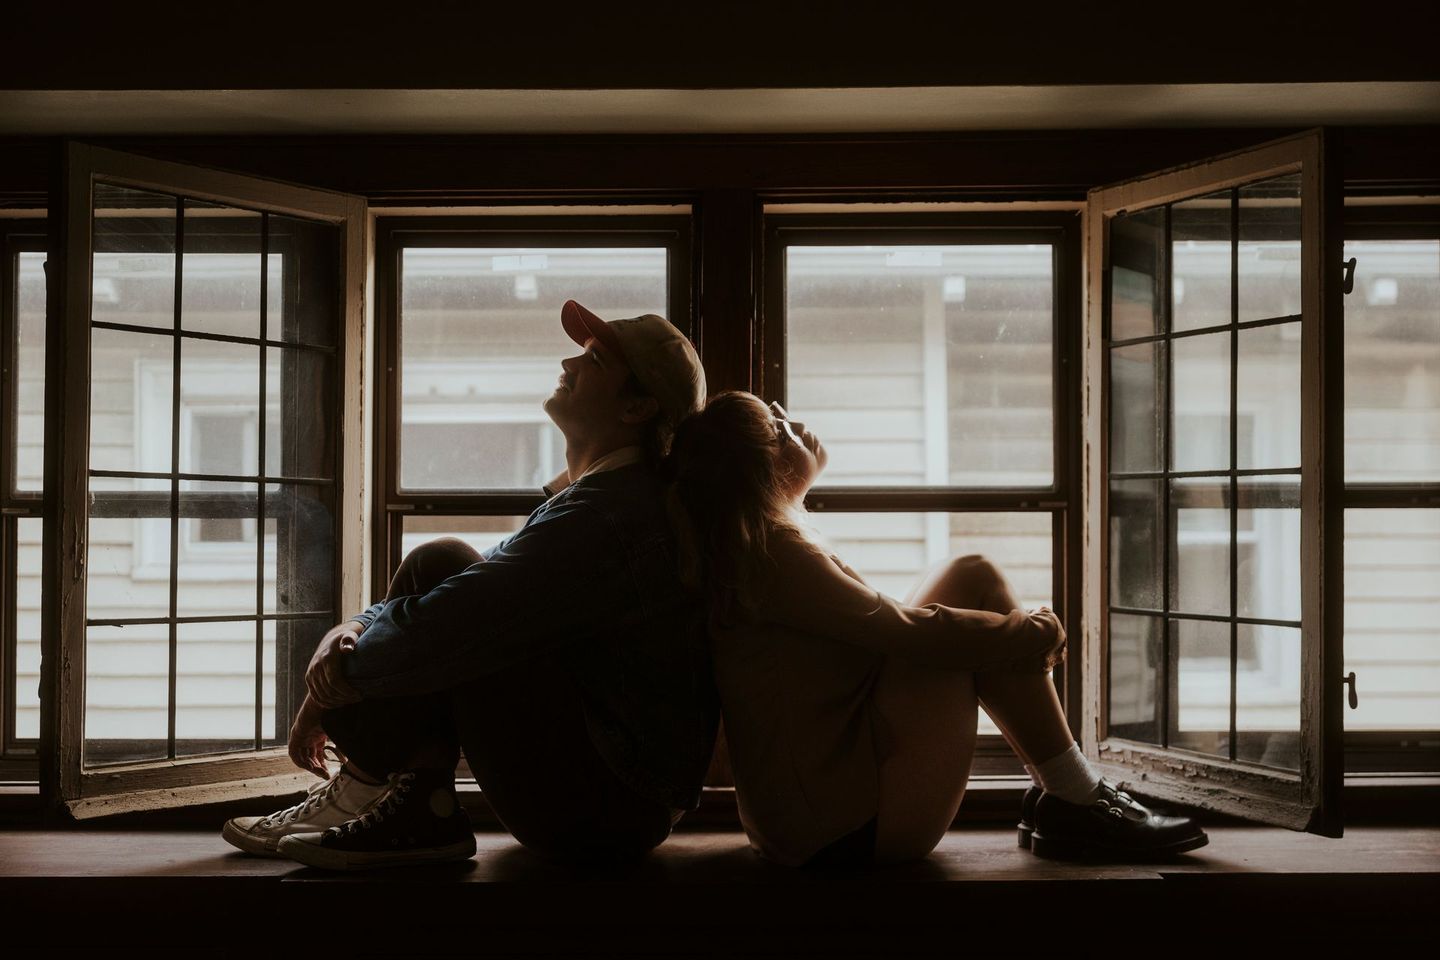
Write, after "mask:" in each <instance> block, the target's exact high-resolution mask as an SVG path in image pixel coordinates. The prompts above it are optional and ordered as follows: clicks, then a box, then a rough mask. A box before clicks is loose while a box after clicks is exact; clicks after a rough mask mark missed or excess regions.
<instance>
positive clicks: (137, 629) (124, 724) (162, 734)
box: [84, 623, 170, 766]
mask: <svg viewBox="0 0 1440 960" xmlns="http://www.w3.org/2000/svg"><path fill="white" fill-rule="evenodd" d="M169 697H170V628H169V626H167V625H166V624H163V623H160V624H144V625H141V626H129V627H87V628H86V630H85V747H84V755H85V764H86V765H87V766H90V765H94V764H97V763H113V762H117V761H131V760H158V759H161V758H163V757H164V756H165V755H166V753H167V752H168V749H169V748H168V743H167V739H168V736H169V729H170V720H169V706H170V699H169Z"/></svg>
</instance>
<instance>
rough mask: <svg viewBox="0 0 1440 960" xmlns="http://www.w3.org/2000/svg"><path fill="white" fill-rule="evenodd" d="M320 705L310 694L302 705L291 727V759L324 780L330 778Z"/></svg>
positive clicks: (298, 765) (296, 764) (302, 768)
mask: <svg viewBox="0 0 1440 960" xmlns="http://www.w3.org/2000/svg"><path fill="white" fill-rule="evenodd" d="M320 709H321V708H320V707H318V706H316V705H315V701H313V700H311V699H310V698H309V697H308V696H307V697H306V698H305V702H304V703H303V704H301V705H300V712H299V713H298V714H297V715H296V716H295V723H294V725H293V726H291V727H290V759H291V760H292V761H294V763H295V766H297V767H299V768H300V769H301V770H309V771H310V772H311V773H313V774H315V776H317V777H320V778H321V779H323V780H328V779H330V771H329V770H327V769H325V739H326V737H325V730H324V728H323V727H321V726H320Z"/></svg>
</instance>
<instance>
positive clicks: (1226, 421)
mask: <svg viewBox="0 0 1440 960" xmlns="http://www.w3.org/2000/svg"><path fill="white" fill-rule="evenodd" d="M1170 350H1171V353H1172V355H1173V356H1174V358H1175V362H1174V373H1173V376H1174V378H1175V389H1174V398H1173V403H1174V407H1173V408H1172V410H1171V431H1172V432H1171V440H1172V445H1173V446H1172V454H1171V456H1172V458H1173V459H1172V462H1173V467H1172V469H1174V470H1177V471H1186V470H1229V469H1230V334H1229V333H1207V334H1203V335H1201V336H1198V337H1184V338H1181V339H1179V340H1175V341H1173V342H1172V343H1171V344H1170Z"/></svg>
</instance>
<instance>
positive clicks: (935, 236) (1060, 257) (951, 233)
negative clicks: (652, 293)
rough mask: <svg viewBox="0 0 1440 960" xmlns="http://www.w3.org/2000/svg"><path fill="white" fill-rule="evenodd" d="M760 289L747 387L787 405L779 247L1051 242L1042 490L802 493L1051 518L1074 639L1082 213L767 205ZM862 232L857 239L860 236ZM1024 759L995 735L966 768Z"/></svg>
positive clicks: (893, 507) (899, 508)
mask: <svg viewBox="0 0 1440 960" xmlns="http://www.w3.org/2000/svg"><path fill="white" fill-rule="evenodd" d="M763 238H764V239H763V290H764V295H763V298H762V303H761V309H760V310H759V324H758V326H759V330H758V331H757V337H756V341H757V345H758V347H759V349H758V350H757V353H756V355H755V357H754V361H753V364H754V365H753V368H752V382H753V384H754V386H753V388H752V389H753V390H754V392H755V393H756V394H758V395H759V396H761V397H763V398H764V399H766V400H779V401H780V402H781V403H782V404H783V403H784V402H785V394H786V375H787V368H786V352H785V337H786V331H785V282H786V277H785V249H786V247H788V246H791V245H825V246H832V245H833V246H839V245H843V244H845V243H859V242H868V243H874V244H890V243H917V244H942V243H943V244H951V245H956V244H964V243H977V244H983V243H1037V244H1044V245H1047V246H1050V247H1051V249H1052V260H1051V263H1052V266H1053V271H1054V272H1053V275H1052V276H1053V285H1052V291H1051V295H1052V316H1053V321H1052V327H1051V330H1052V333H1053V339H1052V341H1051V345H1052V350H1051V377H1052V384H1051V397H1052V428H1053V437H1052V441H1053V464H1054V476H1053V480H1052V482H1051V484H1050V485H1049V486H1047V487H1017V488H1004V487H999V486H996V487H980V488H968V487H955V486H943V487H923V486H922V487H899V486H895V487H878V486H877V487H854V488H852V487H827V486H824V485H821V486H817V487H816V488H814V489H812V490H811V491H810V493H809V494H808V495H807V496H806V498H805V505H806V509H807V510H810V511H814V512H832V511H833V512H859V511H874V512H923V511H931V512H934V511H938V512H946V513H959V512H1007V513H1048V514H1050V517H1051V526H1050V530H1051V565H1052V566H1051V584H1052V594H1053V601H1052V602H1053V605H1054V609H1055V612H1056V613H1057V615H1059V617H1060V618H1061V621H1062V622H1063V623H1064V624H1065V626H1066V630H1067V632H1069V633H1070V634H1071V635H1072V636H1078V612H1079V609H1080V588H1081V581H1082V576H1081V568H1080V566H1079V564H1080V561H1081V559H1082V551H1081V543H1080V523H1081V519H1082V517H1083V513H1084V511H1083V501H1082V499H1081V495H1082V489H1081V483H1080V455H1079V453H1080V448H1079V440H1080V428H1081V421H1080V416H1079V410H1080V394H1079V387H1080V378H1079V376H1078V367H1079V357H1080V343H1081V341H1080V332H1081V326H1082V324H1081V313H1080V311H1081V307H1082V305H1083V296H1082V290H1081V282H1082V279H1083V272H1082V267H1081V248H1082V232H1081V217H1080V211H1079V210H1078V209H1077V210H1073V211H1031V210H1005V209H997V210H994V211H984V212H981V211H968V210H967V211H956V212H952V213H928V212H923V213H922V212H896V213H869V212H867V213H848V212H845V211H844V210H843V208H841V207H840V206H839V205H837V210H836V212H834V213H784V212H777V213H772V214H766V215H765V218H764V233H763ZM861 238H863V240H862V239H861ZM1079 675H1080V670H1079V669H1077V668H1076V661H1073V660H1072V661H1071V662H1070V663H1068V664H1061V665H1060V666H1058V667H1057V668H1056V672H1055V674H1054V679H1055V683H1056V688H1057V691H1058V692H1059V693H1060V695H1061V700H1062V702H1063V703H1064V705H1065V709H1066V715H1067V719H1068V720H1069V721H1070V725H1071V729H1072V731H1076V730H1078V729H1079V713H1078V708H1079V700H1078V692H1079V679H1080V677H1079ZM1023 774H1024V770H1023V767H1022V764H1021V761H1020V759H1019V758H1018V757H1016V756H1015V753H1014V751H1013V750H1011V749H1010V747H1009V745H1008V744H1007V743H1006V742H1005V740H1004V738H1003V737H1000V736H997V735H995V734H987V735H982V736H980V737H979V738H978V740H977V742H976V749H975V758H974V761H973V765H972V768H971V776H972V777H998V776H1017V775H1023Z"/></svg>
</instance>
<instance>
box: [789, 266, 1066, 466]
mask: <svg viewBox="0 0 1440 960" xmlns="http://www.w3.org/2000/svg"><path fill="white" fill-rule="evenodd" d="M1052 261H1053V253H1052V249H1051V247H1050V246H1048V245H1044V244H1029V245H1003V246H1000V245H997V246H979V245H973V246H972V245H965V246H959V245H956V246H940V245H936V246H928V245H927V246H922V245H916V244H886V245H872V246H833V247H800V246H792V247H788V248H787V250H786V265H785V282H786V307H785V310H786V313H785V324H786V352H787V360H786V371H787V372H786V376H787V385H786V391H787V396H788V400H787V406H788V407H789V409H790V411H791V412H792V413H793V414H794V415H795V416H796V417H797V418H800V419H803V420H804V421H805V422H806V423H807V425H809V426H810V427H811V428H812V429H813V430H814V431H815V433H816V434H817V435H818V436H819V437H820V438H821V439H822V440H823V441H824V443H825V446H826V448H827V449H828V450H829V452H830V465H829V467H828V468H827V469H826V472H825V476H824V483H825V484H827V485H829V484H835V485H843V486H854V485H870V484H899V485H932V486H944V485H957V486H1016V487H1020V486H1048V485H1049V484H1050V483H1052V482H1053V480H1054V472H1055V471H1054V426H1053V420H1054V409H1053V390H1054V377H1053V374H1052V368H1053V363H1052V352H1053V343H1052V340H1053V329H1054V307H1053V277H1052V273H1053V269H1052Z"/></svg>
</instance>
